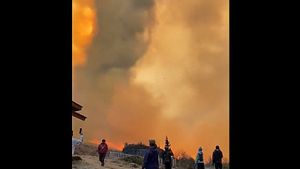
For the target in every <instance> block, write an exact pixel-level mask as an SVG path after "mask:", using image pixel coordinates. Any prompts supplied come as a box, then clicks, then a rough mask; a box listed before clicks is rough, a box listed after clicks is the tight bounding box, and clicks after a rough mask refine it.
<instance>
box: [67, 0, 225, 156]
mask: <svg viewBox="0 0 300 169" xmlns="http://www.w3.org/2000/svg"><path fill="white" fill-rule="evenodd" d="M74 2H78V4H80V5H78V6H76V9H75V8H74ZM79 2H81V3H79ZM83 2H84V3H83ZM81 8H82V9H81ZM228 8H229V7H228V0H225V1H224V0H210V1H206V0H186V1H180V0H177V1H176V0H172V1H171V0H143V1H141V0H128V1H122V0H96V1H91V0H90V1H80V0H73V11H74V12H73V28H74V29H76V31H74V29H73V65H74V70H73V73H74V72H75V74H74V76H75V79H73V80H74V81H73V99H74V101H77V102H78V103H80V104H81V105H83V110H82V113H83V114H85V115H86V116H87V117H88V118H87V120H86V121H85V122H82V121H79V120H77V119H74V118H73V130H78V128H79V127H82V128H83V130H84V133H85V137H86V139H85V140H87V141H88V142H96V140H97V139H98V140H99V139H102V138H106V140H108V142H109V143H110V145H111V147H114V148H119V147H121V146H122V145H123V144H124V143H125V142H128V143H137V142H143V143H147V140H148V139H149V138H155V139H156V140H157V142H158V144H159V145H160V146H163V144H164V139H165V136H168V137H169V139H170V142H171V145H172V148H173V150H174V151H175V152H176V151H185V152H187V153H188V154H189V155H191V156H192V157H193V158H195V154H196V152H197V149H198V147H199V146H202V147H203V149H204V154H205V158H206V159H208V156H209V155H211V154H212V151H213V149H214V147H215V145H217V144H219V145H220V147H221V149H222V150H223V153H224V156H225V158H227V159H228V157H229V36H228V35H229V31H228V28H229V26H228V25H229V21H228V16H229V14H228V13H229V12H228V11H229V10H228ZM84 9H85V10H84ZM83 11H85V12H83ZM80 12H81V14H76V13H80ZM77 34H78V35H77ZM76 36H78V37H77V38H76ZM74 37H75V38H74ZM74 45H76V50H78V49H80V50H79V51H81V52H76V51H75V49H74ZM79 65H80V66H79ZM74 133H75V132H74ZM95 139H96V140H95Z"/></svg>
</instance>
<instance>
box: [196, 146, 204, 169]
mask: <svg viewBox="0 0 300 169" xmlns="http://www.w3.org/2000/svg"><path fill="white" fill-rule="evenodd" d="M195 166H196V169H204V159H203V152H202V147H200V148H199V149H198V153H197V156H196V160H195Z"/></svg>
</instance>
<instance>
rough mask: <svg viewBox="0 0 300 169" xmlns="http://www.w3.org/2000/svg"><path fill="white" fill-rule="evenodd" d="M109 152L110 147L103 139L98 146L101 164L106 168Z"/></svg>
mask: <svg viewBox="0 0 300 169" xmlns="http://www.w3.org/2000/svg"><path fill="white" fill-rule="evenodd" d="M107 151H108V146H107V144H106V143H105V139H102V142H101V144H99V146H98V154H99V161H100V162H101V166H104V159H105V156H106V153H107Z"/></svg>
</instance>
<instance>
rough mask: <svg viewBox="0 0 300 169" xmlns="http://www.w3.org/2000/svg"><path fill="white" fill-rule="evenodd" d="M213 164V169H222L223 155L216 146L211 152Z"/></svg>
mask: <svg viewBox="0 0 300 169" xmlns="http://www.w3.org/2000/svg"><path fill="white" fill-rule="evenodd" d="M212 158H213V159H212V160H213V164H214V165H215V169H222V158H223V153H222V151H221V150H220V147H219V146H218V145H217V146H216V149H215V150H214V152H213V157H212Z"/></svg>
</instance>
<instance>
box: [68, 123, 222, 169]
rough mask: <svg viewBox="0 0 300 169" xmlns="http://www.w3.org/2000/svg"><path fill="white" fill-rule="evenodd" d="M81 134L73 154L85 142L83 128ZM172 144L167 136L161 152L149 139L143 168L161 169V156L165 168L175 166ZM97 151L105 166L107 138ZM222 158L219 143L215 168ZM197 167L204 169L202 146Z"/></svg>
mask: <svg viewBox="0 0 300 169" xmlns="http://www.w3.org/2000/svg"><path fill="white" fill-rule="evenodd" d="M79 134H80V139H76V138H73V137H72V155H74V151H75V147H76V146H78V145H80V144H81V143H82V142H83V133H82V129H81V128H80V131H79ZM72 136H73V131H72ZM170 146H171V145H170V142H169V140H168V138H166V142H165V149H164V150H163V151H162V152H161V151H159V149H158V147H157V145H156V143H155V140H149V148H148V149H147V151H146V153H145V155H144V161H143V165H142V169H159V158H161V159H162V162H163V164H164V167H165V169H171V168H172V167H173V161H174V154H173V152H172V150H171V148H170ZM97 152H98V154H99V161H100V162H101V166H104V159H105V156H106V154H107V152H108V145H107V144H106V141H105V139H102V141H101V143H100V144H99V145H98V149H97ZM222 158H223V153H222V151H221V150H220V147H219V146H218V145H217V146H216V149H215V150H214V152H213V155H212V162H213V164H214V166H215V169H222ZM195 168H196V169H204V158H203V151H202V147H200V148H199V149H198V153H197V156H196V160H195Z"/></svg>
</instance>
